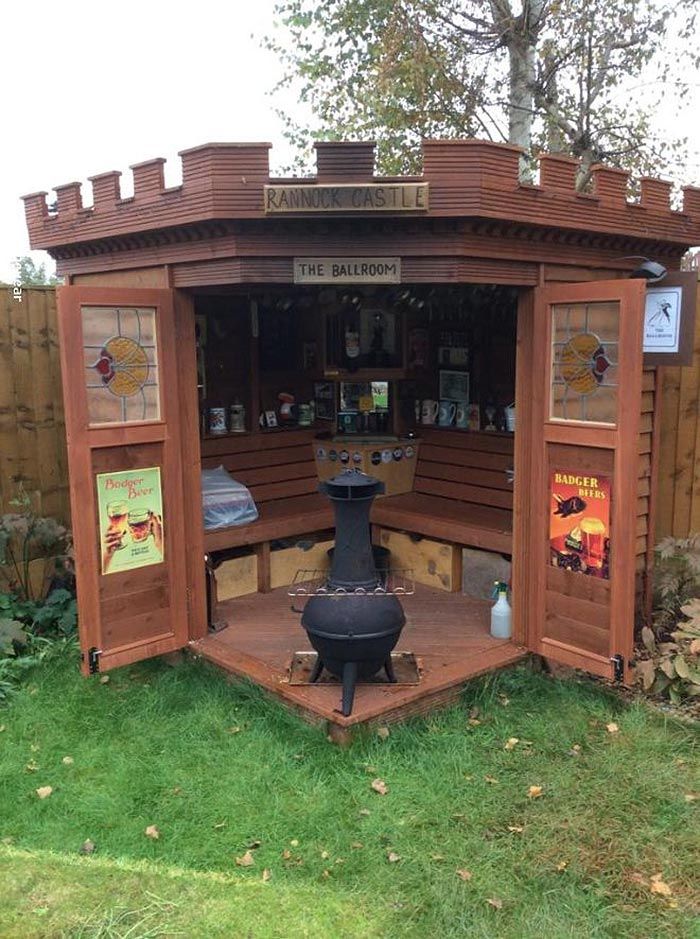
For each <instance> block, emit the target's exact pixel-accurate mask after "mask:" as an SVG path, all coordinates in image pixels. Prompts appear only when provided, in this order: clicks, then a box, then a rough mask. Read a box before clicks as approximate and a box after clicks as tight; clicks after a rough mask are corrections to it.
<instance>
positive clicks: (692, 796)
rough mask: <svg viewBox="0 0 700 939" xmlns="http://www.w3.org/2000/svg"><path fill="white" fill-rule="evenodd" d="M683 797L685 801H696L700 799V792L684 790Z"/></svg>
mask: <svg viewBox="0 0 700 939" xmlns="http://www.w3.org/2000/svg"><path fill="white" fill-rule="evenodd" d="M683 798H684V799H685V801H686V802H697V800H698V799H700V792H686V794H685V795H684V796H683Z"/></svg>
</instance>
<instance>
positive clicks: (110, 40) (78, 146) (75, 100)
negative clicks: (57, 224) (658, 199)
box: [0, 0, 700, 280]
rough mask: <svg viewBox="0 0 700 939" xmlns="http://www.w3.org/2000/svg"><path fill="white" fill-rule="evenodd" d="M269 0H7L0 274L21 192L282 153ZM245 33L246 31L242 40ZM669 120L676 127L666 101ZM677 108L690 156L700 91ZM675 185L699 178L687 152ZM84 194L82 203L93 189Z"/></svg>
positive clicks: (5, 272) (698, 144) (169, 179)
mask: <svg viewBox="0 0 700 939" xmlns="http://www.w3.org/2000/svg"><path fill="white" fill-rule="evenodd" d="M273 5H274V0H228V2H215V0H198V2H197V3H196V4H176V3H172V2H171V3H165V2H162V0H150V2H149V0H140V2H136V0H120V2H118V3H115V4H96V3H94V2H87V0H64V2H62V3H60V4H59V3H55V2H51V3H48V2H43V0H40V2H34V3H31V2H27V0H24V2H22V0H9V2H6V3H5V5H4V8H3V12H2V19H3V43H2V55H0V88H1V89H2V94H3V101H2V104H3V113H4V115H5V118H4V127H3V134H2V136H3V154H2V172H1V173H0V219H1V220H2V224H1V225H0V279H4V280H10V279H11V278H12V275H13V269H12V264H13V262H14V259H15V257H16V256H17V255H21V254H26V253H28V250H29V246H28V239H27V233H26V229H25V224H24V208H23V203H22V202H21V201H20V198H19V197H20V196H22V195H24V194H26V193H28V192H35V191H37V190H42V189H45V190H51V188H52V187H53V186H55V185H60V184H62V183H66V182H71V181H72V180H79V181H81V182H83V183H85V182H86V181H87V177H88V176H93V175H95V174H96V173H101V172H104V171H106V170H112V169H116V170H122V172H123V173H124V177H123V178H122V186H123V188H124V189H126V188H127V187H130V186H131V174H130V173H129V171H128V166H129V164H131V163H138V162H140V161H142V160H147V159H150V158H152V157H156V156H163V157H166V158H167V159H168V161H169V164H166V184H168V185H172V184H173V183H175V182H178V181H179V179H178V175H179V172H180V167H179V158H178V157H177V156H176V154H177V151H178V150H183V149H185V148H186V147H192V146H196V145H197V144H201V143H206V142H208V141H253V140H269V141H271V142H272V143H273V145H274V148H275V153H274V156H273V158H272V159H273V166H274V165H275V164H277V165H279V164H281V163H283V162H284V161H285V160H288V158H289V153H288V151H287V150H286V147H285V143H284V141H283V139H282V125H281V122H280V120H279V119H278V118H277V116H276V115H275V113H274V108H275V105H276V104H279V102H275V101H273V100H272V99H271V98H270V97H269V95H268V94H267V93H268V92H269V91H270V90H271V89H272V88H273V86H274V84H275V81H276V79H277V78H278V77H279V75H280V69H279V66H278V63H277V62H276V61H275V59H274V57H273V56H271V55H270V53H268V52H266V51H265V50H263V49H262V48H261V45H260V41H259V38H257V37H260V36H263V35H265V34H266V33H269V32H270V31H271V27H272V9H273ZM251 34H255V36H252V35H251ZM667 100H668V108H667V112H666V114H665V121H666V122H667V124H668V125H669V126H671V125H673V124H674V123H676V122H677V121H678V119H679V118H678V116H677V108H676V104H675V102H674V101H673V96H672V95H669V96H668V98H667ZM695 105H696V106H695V108H694V112H695V113H694V115H693V109H691V110H690V112H688V111H686V116H685V121H688V125H687V126H688V128H689V132H690V133H691V134H693V135H694V141H693V142H694V145H695V149H696V150H700V121H699V120H698V116H699V115H698V107H697V94H696V98H695ZM681 182H683V183H690V182H693V183H696V184H698V183H700V170H699V168H698V164H697V160H696V161H694V165H693V166H690V167H688V173H687V178H686V179H683V180H681ZM87 189H88V192H87V193H86V196H87V197H88V198H89V197H90V190H89V184H88V186H87Z"/></svg>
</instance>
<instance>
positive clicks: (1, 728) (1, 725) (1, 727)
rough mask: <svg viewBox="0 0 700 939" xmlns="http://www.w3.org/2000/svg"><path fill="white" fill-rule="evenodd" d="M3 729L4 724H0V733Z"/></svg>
mask: <svg viewBox="0 0 700 939" xmlns="http://www.w3.org/2000/svg"><path fill="white" fill-rule="evenodd" d="M3 730H5V725H4V724H0V734H1V733H2V732H3Z"/></svg>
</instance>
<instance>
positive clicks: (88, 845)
mask: <svg viewBox="0 0 700 939" xmlns="http://www.w3.org/2000/svg"><path fill="white" fill-rule="evenodd" d="M95 851H97V845H96V844H95V842H94V841H90V839H89V838H88V840H87V841H83V843H82V844H81V845H80V849H79V853H80V854H94V853H95Z"/></svg>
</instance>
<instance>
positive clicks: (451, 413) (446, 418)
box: [438, 401, 457, 427]
mask: <svg viewBox="0 0 700 939" xmlns="http://www.w3.org/2000/svg"><path fill="white" fill-rule="evenodd" d="M456 413H457V405H456V404H455V402H454V401H441V402H440V406H439V409H438V424H439V425H440V427H450V426H451V425H452V422H453V421H454V419H455V414H456Z"/></svg>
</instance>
